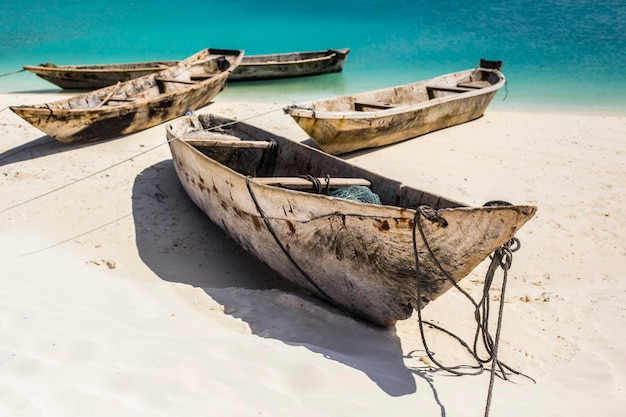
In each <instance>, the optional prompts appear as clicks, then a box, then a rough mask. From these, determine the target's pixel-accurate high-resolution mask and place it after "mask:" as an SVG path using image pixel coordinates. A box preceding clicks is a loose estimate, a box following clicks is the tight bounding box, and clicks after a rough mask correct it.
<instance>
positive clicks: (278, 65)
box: [23, 49, 350, 90]
mask: <svg viewBox="0 0 626 417" xmlns="http://www.w3.org/2000/svg"><path fill="white" fill-rule="evenodd" d="M349 53H350V49H328V50H326V51H314V52H292V53H284V54H268V55H250V56H244V57H243V60H242V61H241V63H240V64H239V66H238V67H237V68H235V70H234V71H233V72H232V74H231V75H230V78H229V81H258V80H270V79H278V78H294V77H307V76H312V75H321V74H330V73H334V72H341V71H342V70H343V67H344V65H345V62H346V59H347V58H348V54H349ZM178 62H179V61H152V62H136V63H127V64H100V65H55V64H53V63H45V64H41V65H24V66H23V68H24V69H25V70H27V71H30V72H32V73H33V74H36V75H37V76H39V77H41V78H43V79H44V80H46V81H49V82H51V83H52V84H55V85H57V86H58V87H61V88H64V89H90V90H93V89H96V88H103V87H107V86H110V85H113V84H115V83H118V82H125V81H129V80H132V79H135V78H139V77H143V76H144V75H148V74H152V73H154V72H159V71H163V70H164V69H167V68H169V67H171V66H174V65H177V64H178Z"/></svg>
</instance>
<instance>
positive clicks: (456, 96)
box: [285, 60, 506, 154]
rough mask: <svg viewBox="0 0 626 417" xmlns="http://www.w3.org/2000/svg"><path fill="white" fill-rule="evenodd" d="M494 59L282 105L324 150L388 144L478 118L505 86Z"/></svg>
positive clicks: (333, 151) (341, 150)
mask: <svg viewBox="0 0 626 417" xmlns="http://www.w3.org/2000/svg"><path fill="white" fill-rule="evenodd" d="M500 66H501V62H500V61H496V63H495V64H494V61H485V60H481V65H480V66H479V67H478V68H475V69H470V70H465V71H460V72H455V73H451V74H446V75H442V76H439V77H436V78H433V79H430V80H426V81H420V82H417V83H413V84H407V85H401V86H397V87H391V88H384V89H381V90H375V91H368V92H364V93H359V94H354V95H347V96H342V97H337V98H332V99H327V100H318V101H314V102H311V103H307V104H301V105H294V106H291V107H287V108H285V113H287V114H289V115H290V116H291V117H292V118H293V119H294V120H295V121H296V122H297V123H298V125H299V126H300V127H301V128H302V129H303V130H304V131H305V132H306V133H307V134H308V135H309V136H310V137H311V139H312V140H313V141H314V142H315V143H316V144H317V145H318V146H319V147H320V148H321V149H322V150H324V151H325V152H327V153H330V154H342V153H346V152H351V151H355V150H358V149H364V148H373V147H378V146H384V145H389V144H392V143H396V142H400V141H403V140H406V139H410V138H414V137H417V136H420V135H424V134H427V133H430V132H434V131H436V130H439V129H443V128H446V127H450V126H455V125H458V124H461V123H465V122H468V121H471V120H475V119H477V118H479V117H481V116H482V115H483V114H484V112H485V109H486V108H487V106H488V105H489V103H490V102H491V100H492V99H493V97H494V96H495V95H496V93H497V92H498V90H499V89H500V88H501V87H502V86H503V85H504V84H505V82H506V80H505V78H504V75H503V74H502V73H501V72H500V71H499V68H500Z"/></svg>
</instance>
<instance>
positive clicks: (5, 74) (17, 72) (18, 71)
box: [0, 68, 26, 77]
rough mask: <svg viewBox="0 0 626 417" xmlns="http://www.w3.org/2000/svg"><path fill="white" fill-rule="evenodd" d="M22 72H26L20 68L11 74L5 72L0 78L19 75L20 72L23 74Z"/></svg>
mask: <svg viewBox="0 0 626 417" xmlns="http://www.w3.org/2000/svg"><path fill="white" fill-rule="evenodd" d="M24 71H26V70H25V69H23V68H22V69H21V70H17V71H11V72H7V73H4V74H0V77H6V76H8V75H13V74H19V73H20V72H24Z"/></svg>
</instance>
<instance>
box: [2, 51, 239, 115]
mask: <svg viewBox="0 0 626 417" xmlns="http://www.w3.org/2000/svg"><path fill="white" fill-rule="evenodd" d="M207 50H208V53H207V55H213V58H209V60H211V59H218V58H219V56H223V55H224V54H223V53H220V52H232V54H231V56H233V57H234V58H235V59H234V62H233V63H232V64H231V65H230V67H229V68H228V69H226V70H224V71H221V72H219V73H216V74H214V75H213V76H211V77H210V78H206V79H204V80H201V81H198V82H196V83H193V84H188V85H187V86H186V87H183V88H180V89H178V90H173V91H169V92H163V93H159V95H158V96H155V97H143V98H142V97H141V92H138V93H136V94H137V95H136V96H137V98H136V99H135V98H134V97H135V96H132V97H128V98H130V99H132V101H128V102H123V103H122V104H119V105H115V106H108V107H107V106H101V107H98V108H95V107H93V106H92V107H84V108H69V109H68V108H55V107H51V106H55V105H59V104H64V103H68V102H69V101H75V100H77V99H80V98H82V97H90V96H93V95H94V93H96V92H100V93H104V92H110V91H114V90H115V89H116V88H118V85H117V84H113V85H110V86H108V87H103V88H99V89H96V90H90V91H86V92H84V93H81V94H78V95H73V96H71V97H68V98H63V99H60V100H55V101H51V102H46V103H38V104H31V105H21V106H10V108H11V110H12V111H18V112H20V111H27V112H29V113H31V114H33V115H35V114H37V115H40V114H42V115H61V114H68V115H69V114H73V115H78V114H82V113H87V114H89V113H93V112H94V111H97V112H98V114H107V113H120V112H122V111H124V110H132V109H136V108H138V107H144V106H145V105H146V104H150V103H154V102H160V101H163V100H164V99H167V98H169V97H177V96H181V95H185V94H188V93H190V92H193V91H196V90H199V89H203V88H206V87H207V86H208V85H210V84H217V83H219V82H220V81H222V79H223V78H226V80H227V79H228V77H229V76H230V74H231V73H232V72H233V71H234V70H235V69H236V68H237V67H238V65H241V61H242V59H243V56H244V51H243V50H223V49H215V48H207ZM203 51H204V50H203ZM203 51H200V52H198V53H197V54H194V56H195V55H199V54H201V53H202V52H203ZM235 52H237V54H235ZM188 59H191V57H190V58H188ZM206 59H207V56H204V57H203V58H198V59H197V60H190V61H187V60H183V61H179V63H178V64H177V65H176V66H175V67H169V68H166V69H164V70H163V71H168V70H170V69H173V68H176V67H181V68H182V67H191V66H193V65H195V64H196V63H197V62H200V61H202V60H206ZM184 61H187V62H184ZM163 71H157V72H154V73H151V74H147V75H144V76H142V77H139V78H135V79H132V80H128V81H125V82H123V83H122V84H125V83H131V84H139V83H141V82H142V81H143V80H147V79H149V78H153V79H156V78H159V75H160V74H161V73H162V72H163ZM111 100H112V101H115V99H114V98H111Z"/></svg>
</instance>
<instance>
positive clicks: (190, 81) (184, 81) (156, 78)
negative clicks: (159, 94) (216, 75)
mask: <svg viewBox="0 0 626 417" xmlns="http://www.w3.org/2000/svg"><path fill="white" fill-rule="evenodd" d="M154 80H155V81H157V82H162V83H179V84H197V83H198V81H194V80H179V79H176V78H162V77H154Z"/></svg>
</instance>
